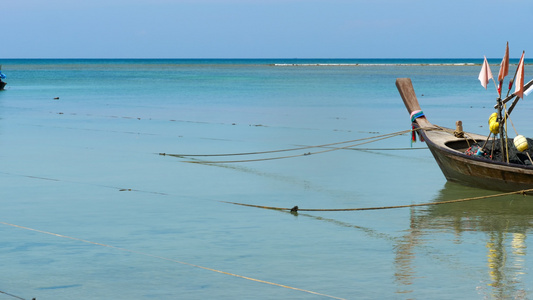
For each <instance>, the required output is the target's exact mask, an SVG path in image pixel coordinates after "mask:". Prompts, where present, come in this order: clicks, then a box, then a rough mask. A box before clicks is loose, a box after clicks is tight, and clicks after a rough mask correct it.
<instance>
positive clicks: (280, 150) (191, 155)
mask: <svg viewBox="0 0 533 300" xmlns="http://www.w3.org/2000/svg"><path fill="white" fill-rule="evenodd" d="M410 131H411V130H410V129H409V130H403V131H399V132H393V133H387V134H382V135H377V136H371V137H366V138H361V139H355V140H349V141H343V142H335V143H329V144H323V145H314V146H302V147H297V148H289V149H278V150H269V151H256V152H242V153H215V154H170V153H159V154H160V155H168V156H176V157H209V156H238V155H257V154H270V153H279V152H288V151H297V150H306V149H311V148H323V147H329V146H334V145H341V144H348V143H353V142H359V141H364V140H370V139H375V138H380V137H384V136H390V135H392V136H396V135H401V134H405V133H407V132H410Z"/></svg>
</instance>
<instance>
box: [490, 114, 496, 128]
mask: <svg viewBox="0 0 533 300" xmlns="http://www.w3.org/2000/svg"><path fill="white" fill-rule="evenodd" d="M497 119H498V114H497V113H492V115H490V117H489V125H490V123H492V122H496V120H497Z"/></svg>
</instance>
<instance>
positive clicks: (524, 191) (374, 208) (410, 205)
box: [220, 189, 533, 212]
mask: <svg viewBox="0 0 533 300" xmlns="http://www.w3.org/2000/svg"><path fill="white" fill-rule="evenodd" d="M528 192H533V189H527V190H520V191H514V192H508V193H501V194H494V195H487V196H479V197H471V198H463V199H455V200H448V201H440V202H428V203H418V204H407V205H396V206H379V207H360V208H329V209H328V208H299V207H298V206H294V207H292V208H284V207H272V206H263V205H254V204H246V203H238V202H228V201H220V202H223V203H229V204H235V205H241V206H248V207H255V208H264V209H272V210H287V211H291V212H298V211H361V210H380V209H394V208H407V207H417V206H431V205H440V204H449V203H459V202H467V201H473V200H482V199H488V198H495V197H502V196H509V195H516V194H522V195H524V196H525V195H527V194H526V193H528Z"/></svg>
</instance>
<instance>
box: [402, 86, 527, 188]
mask: <svg viewBox="0 0 533 300" xmlns="http://www.w3.org/2000/svg"><path fill="white" fill-rule="evenodd" d="M396 87H397V88H398V91H399V92H400V95H401V97H402V99H403V102H404V104H405V107H406V108H407V111H408V112H409V114H410V115H411V120H412V123H413V127H414V128H415V129H416V132H418V134H419V136H420V137H421V138H423V139H424V140H425V142H426V144H427V146H428V148H429V150H430V151H431V153H432V154H433V156H434V157H435V160H436V161H437V164H438V165H439V167H440V169H441V170H442V173H444V176H445V177H446V179H447V180H448V181H453V182H457V183H460V184H464V185H469V186H474V187H479V188H484V189H490V190H498V191H519V190H525V189H532V188H533V166H532V165H524V164H514V163H507V162H500V161H494V160H490V159H487V158H482V157H478V156H471V155H467V154H465V151H466V150H467V149H468V148H469V147H470V145H472V144H474V143H475V142H476V141H481V142H483V141H484V140H486V139H487V137H486V136H483V135H479V134H473V133H466V132H465V133H464V137H456V136H455V135H454V129H448V128H443V127H440V126H436V125H433V124H431V123H430V122H429V121H428V120H427V118H426V117H425V116H424V115H423V113H421V111H422V110H421V108H420V104H419V103H418V99H417V98H416V94H415V91H414V88H413V84H412V82H411V79H409V78H398V79H397V80H396ZM413 114H415V116H414V117H413ZM417 114H418V117H417V116H416V115H417Z"/></svg>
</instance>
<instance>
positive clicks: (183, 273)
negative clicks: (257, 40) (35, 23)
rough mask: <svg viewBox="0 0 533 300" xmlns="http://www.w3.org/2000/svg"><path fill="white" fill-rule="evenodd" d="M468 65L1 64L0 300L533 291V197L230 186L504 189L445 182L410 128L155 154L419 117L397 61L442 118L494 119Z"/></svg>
mask: <svg viewBox="0 0 533 300" xmlns="http://www.w3.org/2000/svg"><path fill="white" fill-rule="evenodd" d="M317 63H320V64H321V65H315V64H317ZM471 63H476V64H477V63H480V62H478V61H468V60H459V61H448V60H428V61H420V60H409V61H398V60H387V61H383V60H378V61H373V60H368V61H364V60H363V61H361V60H315V61H313V60H309V61H307V60H306V61H303V62H302V61H300V60H296V61H295V60H218V61H217V60H215V61H213V60H4V61H2V64H3V66H2V71H3V72H4V73H5V74H6V75H7V76H8V78H7V79H6V81H7V82H8V86H7V87H6V88H7V89H6V90H5V91H2V92H0V184H1V185H2V187H1V188H0V201H1V204H2V206H1V207H2V209H1V210H0V222H1V223H0V235H1V240H0V241H1V242H0V254H1V255H0V262H1V266H2V270H3V272H2V274H1V275H0V279H1V280H0V291H1V292H2V293H0V299H20V298H22V299H31V298H33V297H36V298H37V299H331V298H333V299H338V298H342V299H450V298H462V299H507V298H510V299H530V298H532V297H533V288H532V285H531V283H532V282H533V276H532V273H531V270H530V269H531V268H532V267H533V260H532V255H531V253H529V252H531V251H530V250H529V249H531V247H532V244H531V239H532V233H531V230H530V229H531V227H532V222H533V201H531V197H524V196H507V197H500V198H493V199H491V200H483V201H472V202H464V203H457V204H449V205H437V206H427V207H418V208H416V209H415V208H413V209H409V208H403V209H390V210H377V211H359V212H326V211H324V212H304V211H301V212H299V213H298V214H291V213H289V212H285V211H276V210H266V209H260V208H253V207H245V206H238V205H233V204H229V203H227V202H237V203H246V204H253V205H260V206H272V207H284V208H289V207H293V206H295V205H298V206H299V207H300V208H302V209H303V208H322V209H329V208H356V207H378V206H390V205H405V204H414V203H426V202H440V201H445V200H453V199H461V198H468V197H475V196H483V195H490V194H494V192H490V191H485V190H479V189H475V188H467V187H462V186H460V185H456V184H452V183H446V180H445V179H444V177H443V175H442V174H441V172H440V170H439V169H438V166H437V164H436V163H435V161H434V160H433V158H432V157H431V154H430V153H429V150H427V149H418V148H419V147H424V144H422V143H415V144H413V145H412V146H411V143H410V137H409V135H408V134H404V135H400V136H397V137H394V138H390V139H385V140H382V141H378V142H375V143H370V144H365V145H360V146H358V147H359V148H360V149H361V148H363V149H362V150H352V149H345V150H337V151H330V152H326V153H322V154H313V155H306V156H299V157H293V158H286V159H274V160H264V161H251V162H239V163H226V164H196V163H187V162H186V161H189V160H190V159H191V157H187V158H178V157H173V156H168V155H166V156H163V155H159V153H168V154H217V153H248V152H262V151H269V150H278V149H290V148H297V147H301V146H311V145H323V144H329V143H335V142H342V141H349V140H356V139H363V138H368V137H373V136H377V135H382V134H387V133H394V132H399V131H402V130H406V129H409V126H410V122H409V116H408V115H407V112H406V110H405V108H404V107H403V104H402V101H401V99H400V97H399V94H398V92H397V90H396V87H395V84H394V82H395V79H396V78H398V77H411V78H412V80H413V83H414V85H415V89H416V91H417V94H418V97H419V100H420V102H421V105H422V107H423V109H424V112H425V113H426V116H427V117H428V118H429V120H430V121H432V122H434V123H436V124H439V125H442V126H449V127H453V126H454V123H455V121H456V120H463V123H464V127H465V130H468V131H474V132H478V133H485V132H486V131H488V129H487V126H486V123H487V119H488V116H489V115H490V113H492V108H491V107H492V106H493V105H494V102H495V95H496V93H495V92H494V88H492V89H490V87H489V90H487V91H485V90H484V89H483V88H482V87H481V86H480V85H479V81H478V80H477V75H478V73H479V66H478V65H472V64H471ZM295 64H296V65H295ZM322 64H330V65H322ZM493 72H494V73H496V72H497V67H493ZM526 72H527V70H526ZM526 76H527V74H526ZM491 84H492V83H491ZM56 97H59V99H54V98H56ZM532 108H533V106H532V105H531V104H530V103H529V102H528V101H527V100H525V101H523V102H521V103H520V104H519V106H518V108H517V109H516V110H515V111H514V112H513V115H514V119H513V122H514V125H515V127H516V128H517V129H518V130H519V133H520V134H523V135H526V136H533V126H532V125H531V123H530V122H529V120H530V117H529V116H530V115H531V112H532ZM354 143H356V142H354ZM340 146H345V144H342V145H340ZM331 147H335V146H331ZM331 147H329V148H311V149H305V150H298V151H289V152H276V153H268V154H256V155H246V156H220V157H192V159H194V160H195V161H199V160H219V161H223V160H254V159H264V158H277V157H280V156H291V155H300V154H303V153H306V152H319V151H323V150H326V149H331ZM411 147H412V148H411ZM390 149H395V150H390Z"/></svg>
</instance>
